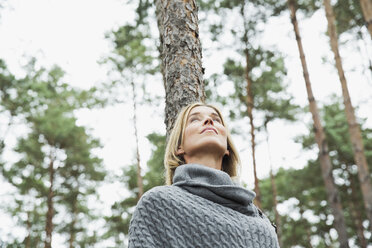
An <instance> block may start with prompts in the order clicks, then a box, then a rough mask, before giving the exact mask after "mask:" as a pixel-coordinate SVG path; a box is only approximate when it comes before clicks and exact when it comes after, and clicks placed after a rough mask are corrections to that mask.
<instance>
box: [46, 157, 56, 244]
mask: <svg viewBox="0 0 372 248" xmlns="http://www.w3.org/2000/svg"><path fill="white" fill-rule="evenodd" d="M53 163H54V160H53V158H52V156H51V157H50V163H49V183H50V186H49V192H48V198H47V206H48V211H47V215H46V224H45V233H46V235H45V243H44V247H45V248H51V247H52V246H51V245H52V232H53V215H54V209H53V197H54V191H53V183H54V172H55V171H54V167H53Z"/></svg>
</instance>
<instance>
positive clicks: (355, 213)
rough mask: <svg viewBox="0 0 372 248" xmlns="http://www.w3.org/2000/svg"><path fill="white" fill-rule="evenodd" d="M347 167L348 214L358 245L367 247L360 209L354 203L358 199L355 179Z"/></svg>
mask: <svg viewBox="0 0 372 248" xmlns="http://www.w3.org/2000/svg"><path fill="white" fill-rule="evenodd" d="M348 168H349V166H348V167H347V169H346V170H345V171H346V173H347V174H348V179H349V182H350V189H351V195H350V200H349V201H348V202H349V206H350V209H351V213H350V214H351V217H352V219H353V221H354V225H355V229H356V233H357V237H358V240H359V245H360V247H361V248H367V241H366V239H365V237H364V227H363V219H362V216H361V214H360V209H358V207H357V206H356V204H355V203H356V202H358V199H357V197H356V195H357V194H358V192H357V187H356V185H355V180H354V178H353V174H352V173H350V171H349V169H348Z"/></svg>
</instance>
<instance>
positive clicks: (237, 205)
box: [173, 164, 258, 216]
mask: <svg viewBox="0 0 372 248" xmlns="http://www.w3.org/2000/svg"><path fill="white" fill-rule="evenodd" d="M173 185H174V186H178V187H181V188H183V189H184V190H186V191H188V192H190V193H192V194H194V195H198V196H200V197H203V198H205V199H207V200H210V201H213V202H215V203H218V204H221V205H223V206H225V207H228V208H231V209H233V210H235V211H238V212H240V213H242V214H245V215H250V216H257V215H258V210H257V208H256V207H255V206H254V205H253V203H252V201H253V199H254V197H255V196H256V194H255V193H254V192H253V191H250V190H247V189H244V188H243V187H241V186H238V185H236V184H234V183H233V181H232V180H231V178H230V176H229V175H228V174H227V173H226V172H223V171H220V170H216V169H213V168H209V167H207V166H205V165H200V164H184V165H180V166H178V167H177V168H176V171H175V173H174V177H173Z"/></svg>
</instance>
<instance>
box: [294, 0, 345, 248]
mask: <svg viewBox="0 0 372 248" xmlns="http://www.w3.org/2000/svg"><path fill="white" fill-rule="evenodd" d="M288 7H289V9H290V12H291V22H292V24H293V28H294V32H295V36H296V41H297V46H298V50H299V54H300V59H301V64H302V69H303V76H304V80H305V84H306V91H307V95H308V100H309V106H310V112H311V114H312V118H313V122H314V132H315V140H316V143H317V144H318V148H319V161H320V166H321V170H322V177H323V181H324V184H325V189H326V192H327V200H328V204H329V206H330V207H331V209H332V214H333V216H334V218H335V219H334V224H333V225H334V227H335V229H336V231H337V233H338V239H339V242H340V247H349V244H348V237H347V232H346V224H345V219H344V215H343V211H342V205H341V200H340V197H339V193H338V190H337V187H336V185H335V183H334V179H333V175H332V163H331V159H330V157H329V151H328V144H327V141H326V137H325V133H324V130H323V126H322V124H321V121H320V117H319V111H318V107H317V104H316V101H315V98H314V95H313V92H312V88H311V82H310V77H309V72H308V69H307V63H306V59H305V53H304V50H303V46H302V41H301V36H300V31H299V28H298V22H297V17H296V6H295V1H294V0H288Z"/></svg>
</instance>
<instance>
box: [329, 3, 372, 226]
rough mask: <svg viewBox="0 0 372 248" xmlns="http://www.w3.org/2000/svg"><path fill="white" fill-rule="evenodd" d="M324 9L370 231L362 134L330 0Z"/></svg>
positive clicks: (371, 188) (370, 195)
mask: <svg viewBox="0 0 372 248" xmlns="http://www.w3.org/2000/svg"><path fill="white" fill-rule="evenodd" d="M324 7H325V11H326V17H327V21H328V35H329V37H330V43H331V48H332V52H333V54H334V58H335V61H336V68H337V71H338V76H339V78H340V82H341V87H342V95H343V98H344V105H345V113H346V118H347V123H348V126H349V135H350V140H351V144H352V148H353V152H354V161H355V163H356V164H357V166H358V175H359V181H360V185H361V189H362V194H363V200H364V206H365V208H366V212H367V217H368V220H369V228H370V231H372V185H371V178H370V174H369V169H368V164H367V159H366V157H365V155H364V145H363V139H362V133H361V131H360V127H359V124H358V122H357V121H356V117H355V113H354V108H353V106H352V104H351V99H350V95H349V90H348V87H347V81H346V78H345V73H344V69H343V68H342V61H341V56H340V53H339V50H338V37H337V32H336V25H335V16H334V13H333V8H332V6H331V2H330V0H324Z"/></svg>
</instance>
